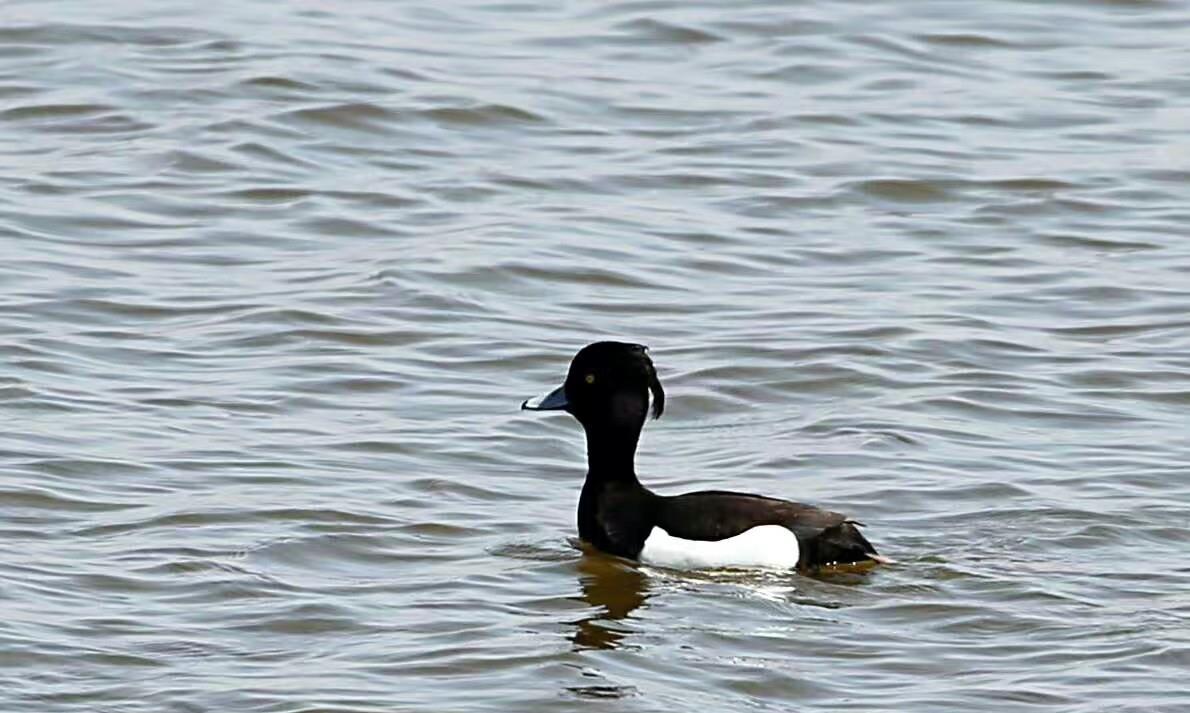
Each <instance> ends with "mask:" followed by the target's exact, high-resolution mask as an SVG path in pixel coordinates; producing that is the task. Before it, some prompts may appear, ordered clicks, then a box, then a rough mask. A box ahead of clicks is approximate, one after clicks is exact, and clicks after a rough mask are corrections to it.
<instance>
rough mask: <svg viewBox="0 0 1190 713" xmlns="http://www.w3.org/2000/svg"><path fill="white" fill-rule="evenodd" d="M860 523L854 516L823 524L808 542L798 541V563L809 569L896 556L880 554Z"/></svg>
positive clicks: (881, 561)
mask: <svg viewBox="0 0 1190 713" xmlns="http://www.w3.org/2000/svg"><path fill="white" fill-rule="evenodd" d="M860 524H861V523H858V522H856V521H854V520H846V521H844V522H841V523H839V524H838V525H833V526H831V527H828V528H826V529H825V530H823V531H822V532H820V533H818V536H817V537H814V538H813V539H811V540H809V541H808V542H803V543H801V545H802V556H801V561H800V562H798V565H799V566H801V567H804V568H811V569H812V568H816V567H827V566H830V565H836V564H860V563H863V562H876V563H878V564H892V563H893V562H894V561H895V560H892V559H890V558H888V557H882V556H881V555H880V554H878V553H877V552H876V548H875V547H873V546H872V543H871V542H868V539H867V538H866V537H864V536H863V534H862V533H861V532H860V531H859V525H860Z"/></svg>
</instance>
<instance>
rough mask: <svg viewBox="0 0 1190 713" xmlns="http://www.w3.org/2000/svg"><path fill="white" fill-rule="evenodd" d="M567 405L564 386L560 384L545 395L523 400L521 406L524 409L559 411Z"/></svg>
mask: <svg viewBox="0 0 1190 713" xmlns="http://www.w3.org/2000/svg"><path fill="white" fill-rule="evenodd" d="M569 405H570V403H569V402H568V401H567V400H566V386H565V385H562V386H559V387H558V388H556V389H554V390H553V391H551V392H549V393H548V394H546V395H545V396H538V397H537V398H535V399H527V400H525V401H524V402H523V403H522V404H521V408H522V409H524V410H526V411H560V410H562V409H564V408H566V407H567V406H569Z"/></svg>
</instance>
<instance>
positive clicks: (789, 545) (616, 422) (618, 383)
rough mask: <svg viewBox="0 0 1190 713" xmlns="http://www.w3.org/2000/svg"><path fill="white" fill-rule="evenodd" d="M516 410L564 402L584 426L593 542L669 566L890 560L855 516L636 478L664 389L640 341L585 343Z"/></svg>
mask: <svg viewBox="0 0 1190 713" xmlns="http://www.w3.org/2000/svg"><path fill="white" fill-rule="evenodd" d="M650 394H652V404H651V405H650V400H649V395H650ZM521 409H523V410H528V411H565V412H567V413H569V414H570V415H571V416H573V417H574V418H575V419H577V420H578V422H579V424H580V425H582V427H583V430H584V431H585V433H586V439H587V475H586V479H585V480H584V482H583V488H582V492H581V494H580V496H579V502H578V533H579V537H580V538H581V539H582V540H583V541H585V542H586V543H588V544H589V545H590V546H591V547H594V548H595V549H596V550H599V551H601V552H604V553H607V554H610V555H614V556H618V557H623V558H626V559H629V560H636V561H638V562H642V563H645V564H649V565H656V566H660V567H665V568H672V569H715V568H760V569H781V570H797V571H800V572H814V571H818V570H821V569H823V568H827V567H833V566H837V565H856V566H858V567H859V568H860V569H866V568H867V567H868V566H871V565H875V564H886V563H889V562H891V561H892V560H890V559H888V558H886V557H882V556H881V555H879V554H878V553H877V552H876V548H875V547H873V546H872V544H871V543H870V542H868V540H867V539H866V538H865V537H864V535H863V534H862V533H861V532H860V530H859V528H860V526H861V523H859V522H857V521H856V520H853V519H851V518H850V517H848V516H846V515H843V514H840V513H837V512H832V511H830V510H824V509H821V508H818V507H815V506H813V505H807V504H803V503H798V502H793V501H790V500H782V499H779V498H772V497H767V496H764V495H753V494H751V493H737V492H731V491H725V490H703V491H698V492H691V493H684V494H680V495H660V494H658V493H654V492H653V491H651V490H649V489H648V488H646V487H645V486H644V485H642V484H641V482H640V479H639V478H638V477H637V474H636V467H635V458H636V449H637V444H638V442H639V440H640V435H641V431H642V429H643V428H644V425H645V421H646V420H647V416H648V413H649V411H650V409H651V411H652V416H653V418H654V419H657V418H660V417H661V414H662V413H663V412H664V410H665V391H664V389H662V387H661V381H660V379H658V377H657V370H656V368H655V367H654V365H653V360H652V358H651V357H650V356H649V350H648V347H645V346H643V345H641V344H632V343H626V342H616V341H601V342H595V343H593V344H588V345H587V346H585V347H583V348H582V349H581V350H579V352H578V353H577V354H576V355H575V356H574V358H573V359H572V360H571V362H570V369H569V370H568V372H567V374H566V380H565V381H564V382H563V383H562V385H561V386H559V387H558V388H556V389H554V390H553V391H551V392H549V393H547V394H546V395H544V396H541V397H538V398H536V399H527V400H525V401H524V402H522V403H521Z"/></svg>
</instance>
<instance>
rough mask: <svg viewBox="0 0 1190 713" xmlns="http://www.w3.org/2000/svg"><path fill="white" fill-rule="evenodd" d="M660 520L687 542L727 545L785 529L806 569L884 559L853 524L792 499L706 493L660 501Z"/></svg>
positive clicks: (658, 509) (668, 529)
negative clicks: (763, 528)
mask: <svg viewBox="0 0 1190 713" xmlns="http://www.w3.org/2000/svg"><path fill="white" fill-rule="evenodd" d="M656 516H657V524H658V525H659V526H661V527H662V528H663V529H664V530H665V531H666V532H668V533H669V534H670V535H671V536H672V537H680V538H682V539H684V540H723V539H726V538H728V537H735V536H736V535H738V534H740V533H742V532H744V531H746V530H750V529H752V528H753V527H758V526H760V525H781V526H783V527H786V528H789V529H790V530H791V531H792V532H793V534H794V535H796V536H797V540H798V545H799V546H800V554H799V557H798V566H799V567H803V568H807V567H819V566H823V565H828V564H843V563H851V562H864V561H870V560H879V559H880V558H879V556H878V555H877V553H876V548H875V547H873V546H872V544H871V543H870V542H868V541H867V539H865V538H864V536H863V535H862V534H860V531H859V528H858V527H857V525H858V523H856V522H855V521H854V520H850V519H848V518H847V516H846V515H842V514H840V513H837V512H831V511H830V510H823V509H821V508H816V507H814V506H813V505H805V504H803V503H795V502H791V501H789V500H778V499H776V498H767V497H764V496H761V495H749V494H746V493H732V492H726V491H722V490H704V491H701V492H697V493H686V494H684V495H675V496H672V497H661V498H659V502H658V503H657V509H656Z"/></svg>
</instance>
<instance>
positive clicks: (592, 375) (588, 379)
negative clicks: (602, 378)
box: [586, 374, 595, 384]
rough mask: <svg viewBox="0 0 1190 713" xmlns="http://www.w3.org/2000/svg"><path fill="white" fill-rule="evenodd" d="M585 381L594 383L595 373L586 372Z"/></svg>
mask: <svg viewBox="0 0 1190 713" xmlns="http://www.w3.org/2000/svg"><path fill="white" fill-rule="evenodd" d="M586 382H587V383H588V384H594V383H595V375H594V374H587V378H586Z"/></svg>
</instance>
